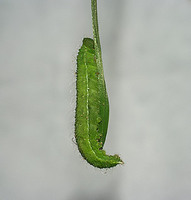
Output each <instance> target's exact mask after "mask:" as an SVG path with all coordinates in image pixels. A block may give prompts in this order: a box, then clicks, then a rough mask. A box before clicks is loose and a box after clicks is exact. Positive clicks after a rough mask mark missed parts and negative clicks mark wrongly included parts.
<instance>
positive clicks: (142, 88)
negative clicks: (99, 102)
mask: <svg viewBox="0 0 191 200" xmlns="http://www.w3.org/2000/svg"><path fill="white" fill-rule="evenodd" d="M98 4H99V9H98V11H99V22H100V23H99V25H100V35H101V43H102V51H103V52H102V54H103V61H104V71H105V78H106V83H107V89H108V93H109V98H110V124H109V131H108V135H107V140H106V144H105V147H104V148H105V150H106V151H107V153H108V154H115V153H118V154H119V155H120V156H121V158H122V159H123V161H124V162H125V164H124V165H123V166H118V167H116V168H113V169H109V170H99V169H95V168H93V167H92V166H90V165H89V164H87V163H86V161H84V160H83V159H82V157H81V156H80V154H79V152H78V149H77V147H76V145H75V143H74V142H73V141H72V138H73V137H74V108H75V74H74V73H75V70H76V55H77V52H78V49H79V47H80V45H81V42H82V39H83V37H92V27H91V12H90V0H84V1H82V0H54V1H53V0H17V1H15V0H0V199H1V200H102V199H103V200H153V199H154V200H190V199H191V190H190V188H191V144H190V143H191V1H189V0H160V1H159V0H104V1H101V0H99V1H98Z"/></svg>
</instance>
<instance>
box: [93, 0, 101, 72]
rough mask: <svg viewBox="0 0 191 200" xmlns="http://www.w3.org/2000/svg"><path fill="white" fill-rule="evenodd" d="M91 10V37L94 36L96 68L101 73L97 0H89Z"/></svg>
mask: <svg viewBox="0 0 191 200" xmlns="http://www.w3.org/2000/svg"><path fill="white" fill-rule="evenodd" d="M91 10H92V26H93V38H94V47H95V55H96V62H97V65H98V68H99V69H100V70H101V71H102V74H103V64H102V55H101V44H100V39H99V27H98V16H97V0H91Z"/></svg>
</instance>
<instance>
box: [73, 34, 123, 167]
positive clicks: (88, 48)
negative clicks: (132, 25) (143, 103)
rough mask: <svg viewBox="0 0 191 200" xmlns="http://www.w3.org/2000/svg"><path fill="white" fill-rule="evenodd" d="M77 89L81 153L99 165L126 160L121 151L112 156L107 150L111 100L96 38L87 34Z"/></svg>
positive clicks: (94, 164)
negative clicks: (104, 148) (98, 63)
mask: <svg viewBox="0 0 191 200" xmlns="http://www.w3.org/2000/svg"><path fill="white" fill-rule="evenodd" d="M76 89H77V102H76V116H75V118H76V121H75V137H76V142H77V145H78V149H79V151H80V153H81V155H82V156H83V157H84V158H85V160H87V162H88V163H89V164H91V165H93V166H94V167H98V168H110V167H114V166H116V165H117V164H122V163H123V161H122V160H121V159H120V157H119V156H118V155H114V156H108V155H106V153H105V151H104V150H103V145H104V142H105V138H106V134H107V128H108V120H109V102H108V95H107V91H106V86H105V80H104V75H103V68H100V67H99V66H98V65H97V59H96V54H95V48H94V40H92V39H90V38H84V40H83V45H82V47H81V48H80V50H79V53H78V56H77V81H76Z"/></svg>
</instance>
